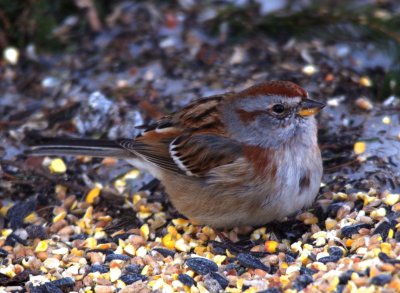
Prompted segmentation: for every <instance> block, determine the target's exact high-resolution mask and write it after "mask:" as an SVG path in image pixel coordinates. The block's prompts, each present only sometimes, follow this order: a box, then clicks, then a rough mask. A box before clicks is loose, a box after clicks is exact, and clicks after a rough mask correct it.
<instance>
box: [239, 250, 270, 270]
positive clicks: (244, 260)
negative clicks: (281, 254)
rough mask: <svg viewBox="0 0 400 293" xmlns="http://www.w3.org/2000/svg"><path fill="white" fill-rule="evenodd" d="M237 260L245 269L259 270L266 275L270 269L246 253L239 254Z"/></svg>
mask: <svg viewBox="0 0 400 293" xmlns="http://www.w3.org/2000/svg"><path fill="white" fill-rule="evenodd" d="M237 260H238V261H239V263H240V264H241V265H242V266H244V267H246V268H253V269H260V270H263V271H265V272H267V273H268V272H269V271H270V269H271V268H270V267H269V266H268V265H265V264H263V263H262V262H261V261H260V260H259V259H258V258H256V257H255V256H252V255H251V254H248V253H239V254H238V256H237Z"/></svg>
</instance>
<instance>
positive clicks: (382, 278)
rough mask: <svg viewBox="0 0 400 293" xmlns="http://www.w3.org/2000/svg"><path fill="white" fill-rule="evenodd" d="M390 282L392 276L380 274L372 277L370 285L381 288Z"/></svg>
mask: <svg viewBox="0 0 400 293" xmlns="http://www.w3.org/2000/svg"><path fill="white" fill-rule="evenodd" d="M391 280H392V275H389V274H381V275H378V276H375V277H373V278H372V279H371V284H373V285H378V286H383V285H385V284H387V283H389V282H390V281H391Z"/></svg>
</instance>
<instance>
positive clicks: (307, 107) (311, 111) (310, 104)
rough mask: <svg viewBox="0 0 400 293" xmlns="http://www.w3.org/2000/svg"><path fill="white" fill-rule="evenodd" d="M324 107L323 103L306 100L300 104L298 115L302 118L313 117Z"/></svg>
mask: <svg viewBox="0 0 400 293" xmlns="http://www.w3.org/2000/svg"><path fill="white" fill-rule="evenodd" d="M325 106H326V105H325V104H324V103H321V102H317V101H314V100H310V99H306V100H304V101H303V102H301V104H300V109H299V112H298V114H299V115H300V116H302V117H307V116H311V115H315V114H317V113H318V112H319V111H321V109H322V108H323V107H325Z"/></svg>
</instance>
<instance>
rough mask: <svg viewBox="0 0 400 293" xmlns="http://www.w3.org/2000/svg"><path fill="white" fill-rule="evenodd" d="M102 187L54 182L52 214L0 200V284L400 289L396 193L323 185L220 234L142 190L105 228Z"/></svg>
mask: <svg viewBox="0 0 400 293" xmlns="http://www.w3.org/2000/svg"><path fill="white" fill-rule="evenodd" d="M45 160H46V159H45ZM56 160H57V161H56V162H58V163H54V162H53V163H50V164H49V166H51V167H49V168H52V171H53V172H56V171H57V167H56V165H57V164H59V163H60V162H59V159H56ZM60 166H63V164H60ZM64 169H65V168H64V167H63V170H64ZM132 172H134V173H135V174H137V173H138V171H137V170H134V171H132ZM125 178H130V176H125ZM120 180H123V179H120ZM120 183H121V182H120ZM102 192H103V190H102V187H100V186H97V187H94V188H93V189H92V190H90V191H89V192H88V193H87V194H86V197H85V198H83V199H81V200H79V199H77V198H76V196H74V195H72V194H70V193H69V191H68V190H67V189H66V188H65V187H63V186H62V185H59V186H57V187H56V190H55V193H56V194H57V198H58V199H60V201H59V202H60V204H59V205H57V206H54V207H52V213H51V215H50V218H46V217H44V216H43V213H42V211H41V210H40V209H38V208H37V199H36V198H34V197H32V198H30V199H29V200H27V201H24V202H19V203H6V202H3V205H2V208H1V214H2V216H3V217H5V218H6V219H7V220H8V221H9V225H8V226H9V227H8V228H5V229H3V230H2V231H1V233H2V234H1V240H0V246H1V248H0V257H1V258H2V263H1V266H0V282H1V285H2V289H4V290H8V291H12V292H24V291H25V290H28V291H29V292H50V291H54V292H71V291H81V292H117V291H119V292H247V293H250V292H297V291H300V290H303V289H304V290H306V291H308V292H314V291H324V292H358V291H357V290H359V291H361V290H363V291H364V290H367V292H375V291H376V290H378V288H382V289H383V288H384V289H385V291H384V292H399V288H400V244H399V242H400V229H399V227H400V224H399V217H400V195H399V194H394V193H390V192H388V191H386V192H382V193H378V192H376V191H375V190H370V191H369V192H368V193H364V192H353V193H348V194H347V193H340V192H338V193H333V192H325V193H323V194H322V196H321V197H320V199H319V200H317V202H316V204H315V206H314V208H313V209H311V210H309V211H305V212H303V213H301V214H299V215H298V216H297V217H296V218H292V219H288V220H287V221H286V222H283V223H280V224H278V225H276V224H271V225H266V226H265V227H260V228H257V229H254V228H243V229H233V230H230V231H224V232H221V231H216V230H214V229H212V228H210V227H208V226H197V225H194V224H193V223H191V222H190V221H189V220H186V219H184V218H172V219H171V218H170V217H171V215H170V214H169V213H168V209H171V207H169V206H164V205H163V204H161V203H159V202H154V201H151V197H152V195H148V194H147V193H144V192H143V193H134V194H133V195H130V196H127V197H126V198H125V201H126V202H125V208H126V209H131V210H132V213H136V215H137V217H138V220H139V222H138V223H140V224H138V225H136V226H134V227H131V228H124V227H121V228H120V229H118V228H115V227H114V228H113V229H110V227H112V226H113V225H114V222H115V219H113V218H112V217H111V216H110V215H109V214H108V213H107V212H108V211H107V209H105V208H104V207H103V206H102V205H101V201H102Z"/></svg>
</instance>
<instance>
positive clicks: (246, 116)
mask: <svg viewBox="0 0 400 293" xmlns="http://www.w3.org/2000/svg"><path fill="white" fill-rule="evenodd" d="M236 113H237V114H238V115H239V119H240V120H241V121H242V122H243V123H250V122H253V121H254V120H255V119H256V118H257V116H258V115H261V114H265V113H266V112H265V111H263V110H256V111H252V112H247V111H245V110H243V109H238V110H236Z"/></svg>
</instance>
